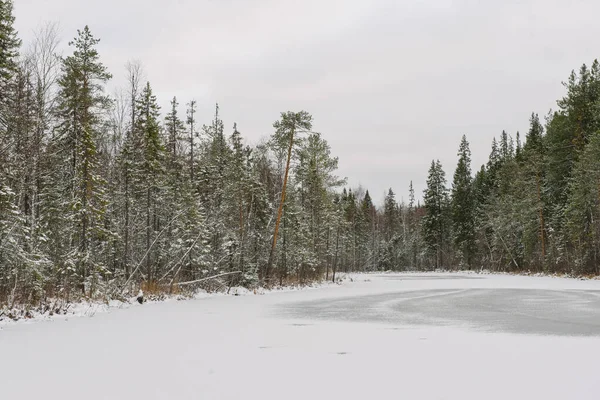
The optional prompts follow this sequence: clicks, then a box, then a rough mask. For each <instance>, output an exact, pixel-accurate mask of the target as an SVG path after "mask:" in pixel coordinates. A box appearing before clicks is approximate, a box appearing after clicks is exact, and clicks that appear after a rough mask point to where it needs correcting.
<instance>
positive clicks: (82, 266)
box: [55, 26, 111, 290]
mask: <svg viewBox="0 0 600 400" xmlns="http://www.w3.org/2000/svg"><path fill="white" fill-rule="evenodd" d="M98 42H99V39H96V38H94V36H93V35H92V33H91V32H90V30H89V28H88V27H87V26H86V27H85V28H84V29H83V30H78V31H77V37H76V38H75V39H74V40H73V41H72V42H70V43H69V44H70V45H71V46H73V47H74V51H73V54H72V55H71V56H69V57H67V58H65V59H64V60H63V63H62V75H61V77H60V78H59V80H58V85H59V104H58V112H57V114H58V115H57V117H58V119H59V121H60V125H59V127H58V132H59V136H58V137H57V138H58V140H60V142H61V147H63V149H64V150H63V151H66V157H67V159H66V160H65V161H66V162H67V163H68V164H67V165H68V167H67V174H66V176H65V177H66V178H67V182H65V183H66V187H65V189H66V191H65V192H64V193H63V195H67V196H69V197H70V198H69V200H68V203H67V204H66V206H67V207H66V209H65V215H66V216H67V217H66V218H67V220H68V221H69V222H70V224H71V227H72V229H71V237H70V245H69V247H70V248H71V251H72V252H71V254H69V255H68V258H67V264H66V267H67V270H68V271H71V272H70V273H69V275H71V276H72V277H73V278H75V279H76V280H77V282H78V284H79V285H80V287H81V289H82V290H84V289H85V286H84V283H91V284H94V283H97V282H98V279H99V275H98V274H102V273H104V272H106V270H105V268H106V265H105V259H103V255H105V254H103V253H105V251H106V246H105V244H106V241H107V239H108V235H109V233H108V232H106V230H105V229H104V224H103V218H104V213H105V208H106V204H107V201H108V199H107V198H106V197H105V185H106V182H105V180H104V179H103V177H102V176H101V175H100V174H99V169H100V168H99V163H98V152H97V143H98V140H99V135H100V133H101V128H102V123H103V120H102V118H103V114H102V112H103V110H106V108H107V107H108V106H109V104H110V103H109V100H108V98H107V97H106V96H105V95H104V94H103V89H104V84H105V83H106V82H107V81H108V80H109V79H110V78H111V75H110V74H109V73H108V72H107V70H106V67H105V66H104V65H103V64H102V63H101V62H100V56H99V54H98V51H97V50H96V45H97V44H98ZM55 167H60V166H55ZM73 273H74V275H73ZM88 278H90V279H89V280H88ZM92 289H93V287H90V290H92Z"/></svg>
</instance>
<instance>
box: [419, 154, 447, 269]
mask: <svg viewBox="0 0 600 400" xmlns="http://www.w3.org/2000/svg"><path fill="white" fill-rule="evenodd" d="M423 201H424V203H425V211H426V214H425V216H424V217H423V238H424V240H425V243H426V245H427V248H428V250H429V252H430V254H432V255H433V257H434V260H435V262H434V264H435V266H436V268H440V267H442V266H443V264H444V262H445V253H446V250H447V248H446V247H447V246H446V244H447V241H448V235H449V231H450V229H449V221H448V208H449V198H448V189H447V188H446V174H445V172H444V170H443V168H442V164H441V163H440V161H439V160H437V161H435V160H434V161H432V162H431V167H430V168H429V174H428V177H427V188H426V189H425V191H424V194H423Z"/></svg>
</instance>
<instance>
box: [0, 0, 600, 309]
mask: <svg viewBox="0 0 600 400" xmlns="http://www.w3.org/2000/svg"><path fill="white" fill-rule="evenodd" d="M14 19H15V16H14V13H13V4H12V1H11V0H0V306H1V305H6V304H8V305H9V306H11V305H15V304H39V303H43V302H45V301H47V299H52V298H64V299H68V300H77V299H81V298H112V297H118V296H123V295H127V294H132V293H135V292H137V290H138V289H139V288H140V287H142V288H144V289H145V290H146V291H156V292H160V291H163V292H179V291H182V290H186V289H190V288H194V287H196V285H197V284H198V283H200V282H205V281H202V280H203V279H205V278H208V277H211V276H215V275H219V276H221V277H222V278H221V280H222V281H223V282H224V284H225V285H228V286H232V285H235V286H245V287H256V286H259V285H260V286H275V285H285V284H296V283H300V284H301V283H307V282H311V281H313V280H319V279H330V280H331V279H333V280H335V274H336V273H339V272H340V271H344V272H348V271H388V270H393V271H405V270H432V269H442V268H443V269H457V270H481V269H485V270H493V271H507V272H525V271H535V272H544V273H569V274H575V275H597V274H600V133H599V130H600V64H599V63H598V62H597V61H594V62H593V63H592V64H591V67H588V66H586V65H585V64H584V65H582V66H581V67H580V68H579V69H578V70H575V71H573V72H572V73H571V75H570V76H568V78H567V80H566V82H564V87H565V93H564V97H563V98H561V99H559V100H558V101H557V108H556V110H554V111H551V112H549V113H548V114H547V115H545V116H542V119H540V117H539V116H538V114H536V113H531V111H530V110H524V114H525V115H531V116H530V125H529V128H528V131H527V132H526V133H524V135H523V136H521V135H520V133H519V132H516V133H514V135H513V134H509V133H507V132H501V133H499V136H498V138H497V139H494V141H493V142H492V143H491V150H490V155H489V161H488V162H487V163H486V164H485V165H482V166H481V167H480V168H475V170H472V165H471V153H470V149H469V143H468V141H467V138H466V136H463V137H462V139H461V140H460V143H457V144H458V153H457V156H458V158H457V159H458V161H457V165H456V166H455V167H454V166H452V167H453V171H454V172H453V175H452V180H451V182H449V178H447V177H446V173H445V171H444V168H443V166H442V165H441V164H440V162H439V161H436V160H435V159H434V160H433V161H432V162H431V167H430V169H429V174H428V178H427V188H426V190H425V191H424V193H423V194H422V195H421V194H415V193H414V190H413V188H412V183H411V185H410V187H409V188H407V190H408V193H409V196H408V203H406V204H405V203H403V202H399V201H398V200H397V198H396V195H395V193H394V192H393V191H392V189H390V190H389V192H388V194H387V195H386V197H385V201H384V203H383V204H382V205H377V204H375V203H374V201H373V200H372V198H371V195H370V194H369V191H368V190H365V189H362V188H349V187H348V185H347V184H346V180H345V179H343V178H341V177H339V176H338V175H337V165H338V159H337V158H336V157H335V156H334V155H332V149H331V148H330V146H329V145H328V143H327V141H326V139H325V137H326V134H322V133H319V132H318V131H317V130H315V127H313V118H312V116H311V115H310V114H309V113H308V112H306V111H285V112H282V113H281V114H280V115H279V116H274V118H273V119H274V120H275V119H276V121H275V122H274V123H273V128H272V135H271V136H269V137H267V138H265V139H264V140H263V141H262V142H260V143H259V144H258V145H255V146H249V145H247V144H246V141H245V140H244V137H243V135H242V132H243V127H241V126H240V127H238V126H237V125H236V124H235V123H229V122H228V124H227V125H226V124H225V123H224V122H223V121H222V119H221V117H220V114H219V105H216V106H215V109H214V115H213V116H212V117H211V118H210V120H209V121H206V123H202V122H201V121H199V116H198V115H197V112H196V109H197V105H196V103H195V101H194V100H193V99H177V98H175V97H173V99H172V100H171V103H170V104H171V106H170V107H169V108H168V109H166V110H161V109H160V108H159V106H158V102H157V98H156V96H155V95H154V94H153V90H152V85H151V82H146V81H143V80H142V76H143V73H142V70H143V67H142V65H141V64H140V63H139V62H129V63H128V64H127V86H126V87H124V88H122V90H120V91H119V92H118V94H117V95H109V94H107V91H106V86H107V83H108V82H109V80H110V79H111V78H112V75H111V73H110V71H108V70H107V68H106V67H105V66H104V64H103V63H102V58H101V54H99V53H98V51H97V46H96V45H97V43H98V42H99V39H98V38H96V37H95V36H94V35H93V34H92V32H91V31H90V29H89V28H88V27H87V26H85V27H84V28H83V29H81V30H79V31H77V32H76V35H75V37H74V39H72V41H71V42H69V52H70V53H69V54H68V55H65V56H59V55H58V54H57V49H58V47H59V43H60V38H59V35H58V30H57V28H56V25H53V24H46V25H43V26H41V27H40V28H39V30H38V31H37V32H36V35H35V39H34V40H33V41H32V43H26V44H24V43H22V41H21V40H20V39H19V36H18V33H17V32H16V30H15V29H14ZM179 101H184V103H185V108H186V112H185V115H180V113H179ZM315 125H316V124H315ZM432 156H435V155H432Z"/></svg>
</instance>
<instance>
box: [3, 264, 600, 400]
mask: <svg viewBox="0 0 600 400" xmlns="http://www.w3.org/2000/svg"><path fill="white" fill-rule="evenodd" d="M0 357H2V362H0V398H1V399H5V398H6V399H86V400H94V399H388V398H389V399H399V398H405V399H477V400H479V399H486V400H489V399H543V400H547V399H598V398H600V379H598V371H599V370H600V281H578V280H572V279H559V278H539V277H536V278H534V277H513V276H497V275H458V274H409V275H407V274H401V275H380V276H372V275H369V276H358V277H356V279H355V281H354V282H346V283H344V284H343V285H341V286H337V285H333V286H330V287H324V288H321V289H311V290H304V291H290V292H281V293H269V294H266V295H245V296H213V297H207V298H203V299H198V300H190V301H170V302H165V303H155V304H144V305H134V306H131V307H130V308H127V309H115V310H112V311H111V312H108V313H103V314H96V315H95V316H94V317H91V318H68V319H67V320H53V321H48V322H40V323H35V324H14V325H8V326H4V327H3V329H2V330H1V331H0Z"/></svg>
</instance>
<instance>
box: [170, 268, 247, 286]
mask: <svg viewBox="0 0 600 400" xmlns="http://www.w3.org/2000/svg"><path fill="white" fill-rule="evenodd" d="M241 273H242V271H233V272H225V273H223V274H219V275H213V276H208V277H206V278H202V279H196V280H195V281H189V282H181V283H174V285H179V286H185V285H192V284H194V283H198V282H202V281H207V280H209V279H214V278H219V277H221V276H225V275H233V274H241Z"/></svg>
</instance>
